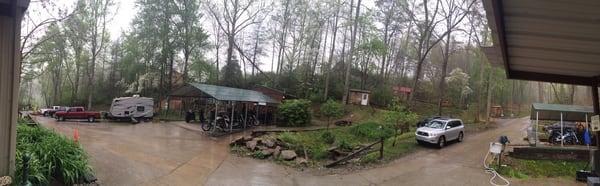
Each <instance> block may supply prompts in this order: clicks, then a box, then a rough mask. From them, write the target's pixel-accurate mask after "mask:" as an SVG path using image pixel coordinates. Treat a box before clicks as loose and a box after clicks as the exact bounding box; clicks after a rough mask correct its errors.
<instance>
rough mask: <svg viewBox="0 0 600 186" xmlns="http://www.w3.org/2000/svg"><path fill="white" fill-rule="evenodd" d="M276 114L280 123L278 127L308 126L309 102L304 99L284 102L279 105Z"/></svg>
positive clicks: (309, 115) (309, 118)
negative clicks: (279, 118)
mask: <svg viewBox="0 0 600 186" xmlns="http://www.w3.org/2000/svg"><path fill="white" fill-rule="evenodd" d="M278 114H279V116H280V117H281V121H282V122H278V125H279V126H285V127H301V126H306V125H308V124H310V121H311V110H310V101H308V100H304V99H295V100H286V101H285V102H283V104H281V105H279V109H278Z"/></svg>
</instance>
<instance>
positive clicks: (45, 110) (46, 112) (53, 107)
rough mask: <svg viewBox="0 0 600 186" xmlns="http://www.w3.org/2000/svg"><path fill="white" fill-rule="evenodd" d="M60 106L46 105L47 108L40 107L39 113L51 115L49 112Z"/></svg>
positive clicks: (53, 111)
mask: <svg viewBox="0 0 600 186" xmlns="http://www.w3.org/2000/svg"><path fill="white" fill-rule="evenodd" d="M59 108H60V106H52V107H48V108H43V109H40V114H42V115H43V116H51V114H50V113H55V112H56V110H58V109H59Z"/></svg>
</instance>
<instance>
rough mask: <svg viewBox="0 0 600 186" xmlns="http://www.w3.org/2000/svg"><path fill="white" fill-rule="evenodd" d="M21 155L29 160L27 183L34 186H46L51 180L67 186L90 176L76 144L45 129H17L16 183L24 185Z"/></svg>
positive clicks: (21, 126) (86, 163) (80, 149)
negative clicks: (59, 181)
mask: <svg viewBox="0 0 600 186" xmlns="http://www.w3.org/2000/svg"><path fill="white" fill-rule="evenodd" d="M24 154H27V155H29V156H30V157H31V159H30V167H29V170H30V175H29V177H28V180H29V181H30V182H31V183H32V184H34V185H45V184H47V183H49V182H50V181H51V180H52V179H58V180H62V181H63V182H64V183H65V184H67V185H70V184H74V183H77V182H78V180H79V179H80V178H82V177H83V176H84V175H85V174H87V173H89V172H91V168H90V167H89V165H88V157H87V154H86V153H85V151H84V150H83V148H81V147H80V146H79V144H77V143H75V142H74V141H72V140H70V139H67V138H66V137H64V136H62V135H60V134H56V133H54V132H52V131H50V130H48V129H45V128H41V127H29V126H26V125H22V124H19V125H18V126H17V162H16V163H17V170H16V174H17V176H16V178H17V180H16V181H17V183H23V180H20V179H21V176H20V175H21V174H22V171H23V170H22V169H23V164H22V163H23V162H22V155H24Z"/></svg>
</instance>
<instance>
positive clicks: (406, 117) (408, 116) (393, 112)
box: [384, 100, 419, 132]
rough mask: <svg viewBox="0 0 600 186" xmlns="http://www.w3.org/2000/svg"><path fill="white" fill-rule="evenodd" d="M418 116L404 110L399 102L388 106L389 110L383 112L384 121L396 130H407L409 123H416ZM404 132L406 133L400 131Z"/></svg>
mask: <svg viewBox="0 0 600 186" xmlns="http://www.w3.org/2000/svg"><path fill="white" fill-rule="evenodd" d="M418 118H419V116H418V115H417V114H416V113H413V112H411V111H409V110H408V109H406V107H404V106H403V105H402V104H400V102H399V101H397V100H395V101H393V102H392V104H390V106H389V110H387V111H384V121H385V122H386V123H387V124H389V125H392V126H394V127H395V128H396V129H408V126H410V124H411V123H416V122H417V120H418ZM402 132H406V131H402Z"/></svg>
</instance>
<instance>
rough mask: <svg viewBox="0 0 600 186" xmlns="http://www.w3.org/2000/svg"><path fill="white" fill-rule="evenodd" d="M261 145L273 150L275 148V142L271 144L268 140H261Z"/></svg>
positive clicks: (271, 141)
mask: <svg viewBox="0 0 600 186" xmlns="http://www.w3.org/2000/svg"><path fill="white" fill-rule="evenodd" d="M262 144H264V145H265V146H267V147H269V148H273V147H274V146H275V142H273V140H270V139H264V140H262Z"/></svg>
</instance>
